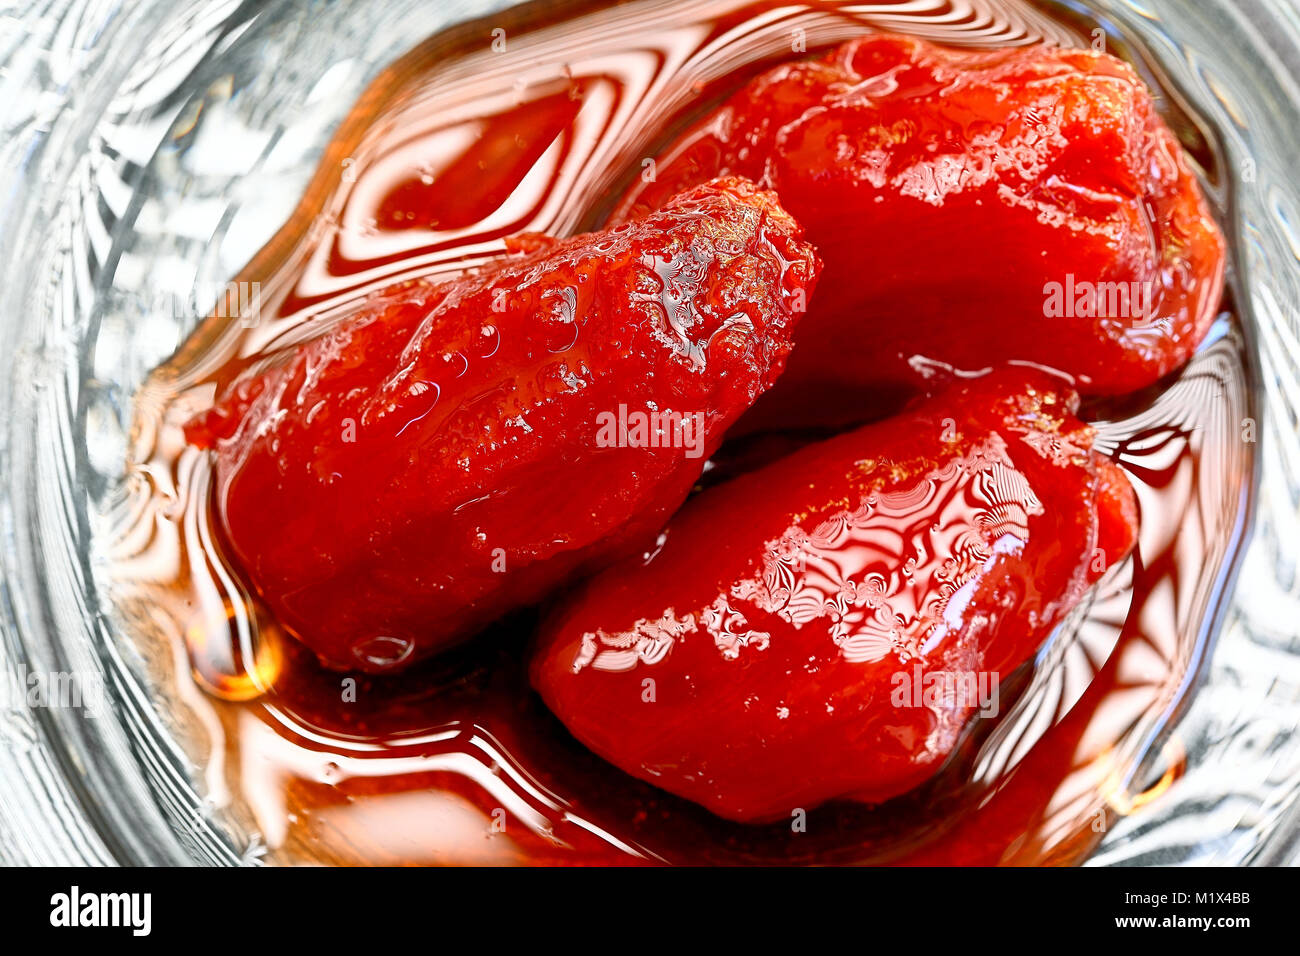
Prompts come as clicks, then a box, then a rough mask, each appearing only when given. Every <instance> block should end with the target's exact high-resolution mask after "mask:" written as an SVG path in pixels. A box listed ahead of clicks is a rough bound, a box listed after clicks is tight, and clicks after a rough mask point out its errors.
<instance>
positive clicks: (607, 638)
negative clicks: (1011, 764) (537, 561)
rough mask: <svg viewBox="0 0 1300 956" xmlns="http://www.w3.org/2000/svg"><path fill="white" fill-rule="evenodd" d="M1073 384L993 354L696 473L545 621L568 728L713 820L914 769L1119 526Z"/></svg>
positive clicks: (1086, 577) (1125, 511)
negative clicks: (634, 548) (879, 416)
mask: <svg viewBox="0 0 1300 956" xmlns="http://www.w3.org/2000/svg"><path fill="white" fill-rule="evenodd" d="M1075 404H1076V399H1075V396H1074V395H1073V393H1072V392H1070V391H1069V390H1068V389H1065V388H1063V387H1062V386H1061V385H1060V384H1059V382H1058V381H1057V380H1056V379H1054V378H1050V377H1048V376H1046V375H1044V374H1043V373H1038V372H1028V373H1025V372H1022V371H1021V370H1007V371H1001V372H995V373H991V374H989V375H987V376H985V377H983V378H980V379H976V380H973V381H970V382H967V383H964V384H960V385H956V386H953V387H952V388H951V389H950V390H948V391H946V392H945V393H944V394H942V395H940V396H938V397H936V398H932V399H929V400H927V401H925V402H923V403H921V404H920V405H918V406H917V407H916V408H915V409H913V410H910V411H907V412H905V413H904V414H902V415H899V416H895V417H893V418H890V419H887V420H885V421H882V422H879V423H877V424H874V425H868V426H865V427H863V428H861V429H859V430H857V431H853V432H848V433H845V434H843V435H840V436H838V437H835V438H832V439H830V440H828V441H825V442H822V443H819V444H815V445H811V446H808V447H806V448H804V449H802V450H801V451H799V452H796V453H795V454H793V455H791V456H789V457H787V458H784V459H782V460H780V461H778V462H776V463H774V464H771V465H769V466H767V467H766V468H763V469H760V470H758V471H756V472H752V473H750V474H748V475H744V476H742V477H740V478H737V479H735V480H733V481H731V482H728V483H726V484H723V485H720V486H716V487H714V488H712V489H709V490H707V491H705V492H703V493H701V494H700V495H698V496H697V497H695V498H694V499H693V500H691V501H690V502H689V503H688V504H687V505H686V506H685V507H684V508H683V509H682V510H681V511H680V512H679V513H678V514H677V515H676V516H675V517H674V518H673V520H672V521H671V522H670V523H669V524H668V526H667V528H666V529H665V532H664V535H663V536H662V538H661V539H660V540H661V544H660V545H659V546H658V549H657V550H656V551H655V552H654V554H653V555H652V556H650V557H648V558H646V559H629V560H626V561H624V562H622V563H620V564H619V565H617V566H615V567H613V568H611V569H609V570H608V571H606V572H604V573H602V574H600V575H597V576H596V577H594V578H592V579H591V580H590V581H589V582H587V583H586V584H585V585H584V586H583V588H582V590H581V591H580V592H579V593H578V594H577V595H576V596H575V597H574V598H573V599H572V600H570V601H568V602H567V603H565V604H563V605H561V606H560V607H559V608H558V609H557V610H556V612H555V613H554V614H553V615H552V617H551V618H550V619H549V620H548V621H547V624H546V626H545V628H544V631H543V634H542V636H541V638H540V641H539V644H538V647H537V649H536V652H535V657H534V659H533V661H532V662H531V676H532V682H533V686H534V687H536V688H537V690H538V691H539V692H540V693H541V695H542V698H543V699H544V700H545V701H546V703H547V704H548V706H549V707H550V708H551V709H552V710H553V711H554V712H555V714H556V715H558V716H559V718H560V720H561V721H563V722H564V724H565V725H566V726H567V727H568V728H569V730H570V731H571V732H572V733H573V735H574V736H575V737H577V738H578V740H580V741H582V742H583V743H584V744H586V745H587V746H588V747H590V748H591V749H592V750H594V751H595V752H596V753H597V754H599V755H601V756H602V757H604V758H605V759H607V760H609V761H610V762H611V763H613V764H615V765H616V766H618V767H620V768H621V769H623V770H625V771H626V772H628V773H630V774H632V775H634V776H636V777H640V778H641V779H643V780H646V781H649V782H651V783H654V784H656V785H657V786H659V787H662V788H663V789H665V790H668V791H670V792H672V793H675V794H678V795H679V796H682V797H686V798H688V799H690V800H693V801H695V802H697V803H699V804H702V805H703V806H705V807H707V808H708V809H710V810H712V811H713V812H714V813H716V814H718V815H720V816H722V817H726V818H729V819H732V820H737V821H745V822H762V821H771V820H776V819H786V820H789V819H790V818H791V814H792V813H793V812H795V811H796V810H798V809H804V810H807V809H811V808H812V807H814V806H817V805H818V804H821V803H823V802H825V801H827V800H831V799H833V798H837V797H852V798H855V799H859V800H865V801H870V802H876V801H883V800H885V799H887V798H889V797H892V796H894V795H897V794H900V793H903V792H904V791H906V790H909V789H911V788H913V787H915V786H916V785H917V784H919V783H921V782H922V781H924V780H925V779H926V778H928V777H930V776H931V775H932V774H934V773H935V771H936V770H937V769H938V768H939V767H940V766H941V765H942V764H943V762H944V760H945V758H946V757H947V756H948V755H949V754H950V753H951V752H952V751H953V749H954V748H955V746H956V744H957V742H958V739H959V737H960V735H961V733H962V730H963V728H964V727H966V726H967V724H968V723H969V721H970V719H971V717H972V716H973V715H974V714H975V713H976V712H982V713H985V714H990V713H991V711H992V709H993V708H994V707H996V705H997V703H998V694H997V691H998V689H999V688H1000V686H1001V684H1002V682H1004V681H1005V680H1006V678H1007V677H1008V676H1010V674H1011V673H1012V672H1013V671H1014V670H1015V669H1016V668H1017V667H1019V666H1020V665H1021V664H1022V663H1024V662H1025V661H1026V660H1027V659H1028V658H1029V657H1031V656H1032V655H1033V654H1034V652H1035V651H1036V649H1037V648H1038V647H1039V646H1040V645H1041V644H1042V643H1043V642H1044V640H1045V639H1046V638H1047V636H1048V634H1049V632H1050V631H1051V629H1052V628H1053V627H1054V626H1055V625H1056V624H1057V622H1058V621H1060V619H1061V617H1062V616H1063V615H1064V614H1065V613H1066V612H1067V611H1068V610H1069V609H1070V608H1071V607H1072V606H1074V605H1075V604H1076V603H1077V602H1078V601H1079V599H1080V597H1081V595H1082V594H1083V593H1084V591H1085V590H1086V589H1087V588H1088V586H1089V585H1090V584H1092V583H1093V582H1094V581H1095V580H1096V579H1097V578H1098V577H1099V576H1100V575H1101V573H1102V572H1103V570H1104V569H1105V568H1106V567H1108V566H1110V565H1112V564H1114V563H1115V562H1117V561H1119V560H1121V559H1122V558H1123V557H1124V556H1125V555H1126V554H1127V553H1128V551H1129V549H1130V548H1131V547H1132V545H1133V542H1134V540H1135V528H1136V502H1135V499H1134V497H1133V493H1132V489H1131V488H1130V486H1129V484H1128V482H1127V479H1126V478H1125V476H1124V474H1123V473H1122V472H1121V471H1120V470H1119V469H1118V468H1117V467H1116V466H1115V465H1114V464H1113V463H1111V462H1110V460H1109V459H1106V458H1103V457H1101V456H1100V455H1098V454H1097V453H1095V452H1093V451H1092V450H1091V445H1092V438H1093V430H1092V429H1091V427H1089V426H1087V425H1084V424H1082V423H1081V422H1079V421H1078V420H1077V419H1076V418H1075V417H1074V416H1073V410H1074V407H1075Z"/></svg>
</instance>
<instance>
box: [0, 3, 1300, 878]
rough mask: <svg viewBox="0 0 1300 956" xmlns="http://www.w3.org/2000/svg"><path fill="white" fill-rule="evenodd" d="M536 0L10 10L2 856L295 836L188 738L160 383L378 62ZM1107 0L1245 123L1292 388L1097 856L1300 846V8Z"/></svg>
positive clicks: (1213, 853)
mask: <svg viewBox="0 0 1300 956" xmlns="http://www.w3.org/2000/svg"><path fill="white" fill-rule="evenodd" d="M505 6H508V4H505V3H479V2H455V0H452V2H440V3H428V2H386V3H384V4H363V3H355V4H318V3H308V2H286V3H282V4H276V5H273V6H268V7H263V6H261V5H258V4H252V3H243V4H241V3H237V2H203V0H199V2H190V3H173V2H166V3H164V2H160V0H140V2H135V3H126V4H123V3H116V2H113V0H102V2H96V0H66V2H65V0H50V2H47V3H42V4H38V5H35V6H31V7H24V8H22V9H13V10H8V11H0V126H2V128H3V135H2V136H0V343H2V344H0V349H2V350H3V352H2V353H0V354H3V356H4V361H3V363H0V678H3V680H4V685H3V688H0V694H7V696H0V863H10V864H12V863H42V864H82V863H91V864H98V863H217V864H238V863H256V862H258V861H259V860H260V859H261V858H262V857H263V856H264V854H265V847H264V845H263V844H262V840H261V837H260V836H259V835H258V834H256V833H245V832H238V831H235V830H232V829H231V828H230V827H228V826H227V825H225V823H224V822H223V821H222V820H221V819H220V818H219V815H217V814H215V813H213V806H214V796H215V794H216V791H218V790H219V784H218V782H217V781H216V780H215V779H213V778H211V777H209V778H206V779H205V777H204V773H205V768H204V767H202V766H199V765H198V764H196V762H195V761H194V760H193V757H192V756H191V755H190V754H189V753H188V751H187V750H186V748H185V747H183V746H182V745H181V744H180V743H179V741H178V739H177V736H178V729H179V727H178V725H179V718H178V716H177V714H176V713H175V712H174V711H172V710H171V709H169V708H168V707H166V706H163V704H162V703H161V697H160V695H159V694H158V693H156V688H155V687H154V686H153V683H152V681H153V680H154V677H153V676H152V675H154V674H156V672H157V671H158V669H159V665H160V662H159V661H156V660H149V659H147V652H146V651H145V650H143V649H142V648H141V646H140V644H139V643H138V642H137V641H135V640H133V639H132V636H131V635H130V634H129V633H127V632H126V630H125V629H124V627H123V624H122V621H121V619H120V618H119V616H118V615H116V614H115V613H114V608H113V606H112V601H111V599H110V597H109V594H108V580H107V578H108V573H107V572H108V568H109V566H110V564H111V563H112V562H113V561H114V560H116V559H117V558H118V557H119V555H117V554H115V553H114V551H113V545H114V539H113V535H112V534H110V526H111V523H112V515H113V512H114V508H115V507H116V506H118V505H119V504H120V502H121V498H122V494H123V489H122V472H123V463H124V461H125V460H126V457H127V446H128V441H129V440H130V430H131V428H132V421H133V411H134V409H133V400H134V396H135V395H136V392H137V390H138V388H139V386H140V384H141V382H143V381H144V379H145V377H146V376H147V375H148V374H149V372H150V371H151V370H152V369H153V368H154V367H155V366H157V365H158V364H159V363H160V362H162V361H163V360H165V359H166V358H167V357H168V356H169V355H171V353H172V352H173V351H174V350H175V349H176V347H177V346H178V345H179V344H180V343H181V341H182V340H183V339H184V337H185V336H186V335H187V334H188V332H189V331H191V330H192V329H193V327H194V326H195V325H196V324H197V322H198V320H199V317H200V316H201V315H202V314H203V312H204V311H205V310H206V309H207V307H208V306H209V305H210V304H211V302H212V301H213V299H214V297H215V294H216V292H217V291H218V290H220V289H221V288H222V287H223V286H224V284H225V282H226V281H227V280H228V279H229V278H230V277H231V276H232V275H234V274H235V273H236V272H237V271H238V270H239V269H240V268H241V267H243V266H244V264H245V263H246V262H247V261H248V260H249V259H250V258H251V257H252V256H253V254H254V253H255V252H256V251H257V250H258V249H259V248H260V247H261V246H262V245H263V244H264V243H265V242H266V241H267V240H268V239H269V238H270V237H271V236H272V235H273V234H274V232H275V231H276V230H277V229H278V228H279V227H280V225H281V224H282V223H283V222H284V221H285V220H286V219H287V218H288V217H289V215H290V213H291V212H292V211H293V209H294V206H295V205H296V203H297V201H298V198H299V197H300V196H301V195H302V193H303V191H304V189H305V188H306V186H307V183H308V181H309V179H310V178H311V175H312V173H313V171H314V169H315V167H316V164H317V162H318V160H319V158H320V156H321V153H322V151H323V150H324V148H325V146H326V144H327V142H328V141H329V138H330V136H331V135H332V133H333V131H334V130H335V128H336V127H337V125H338V123H339V122H340V120H341V119H342V118H343V116H344V115H345V114H346V112H347V111H348V110H349V109H350V108H351V106H352V105H353V103H354V101H355V100H356V99H357V97H358V96H359V95H361V93H362V92H363V91H364V90H365V88H366V85H367V84H368V83H369V82H370V81H371V80H372V79H373V78H374V77H375V76H376V74H377V73H378V72H379V71H380V70H381V69H382V68H383V67H384V66H385V65H387V64H388V63H389V62H391V61H392V60H393V59H395V58H396V57H397V56H399V55H400V54H402V53H404V52H405V51H406V50H408V49H409V48H410V47H411V46H412V45H413V44H414V43H415V42H417V41H418V40H419V39H421V38H423V37H424V36H427V35H431V34H433V33H436V32H437V31H439V30H441V29H444V28H446V27H448V26H450V25H453V24H457V23H461V22H463V21H465V20H467V19H469V18H475V17H482V16H485V15H487V14H490V13H492V12H494V11H496V10H499V9H501V8H504V7H505ZM940 6H941V5H940V4H937V3H936V4H935V7H936V9H937V8H938V7H940ZM950 6H952V7H954V8H960V9H964V5H963V4H960V3H958V4H953V5H950ZM1067 9H1068V8H1067ZM1080 9H1082V8H1080ZM1087 9H1089V10H1091V11H1093V13H1094V15H1096V14H1100V15H1102V16H1103V17H1106V18H1109V19H1110V20H1111V21H1113V24H1114V28H1115V30H1116V32H1117V33H1118V34H1120V35H1132V36H1136V37H1138V38H1140V40H1141V42H1142V44H1143V46H1144V47H1145V48H1146V49H1147V50H1149V51H1150V52H1151V53H1152V54H1153V55H1154V57H1155V59H1156V61H1157V66H1158V68H1159V69H1160V70H1161V71H1162V72H1163V73H1164V74H1166V75H1167V76H1168V78H1169V80H1170V82H1171V84H1172V86H1173V87H1175V88H1177V89H1178V90H1180V91H1181V92H1182V94H1183V95H1185V96H1186V97H1187V98H1188V100H1189V102H1190V104H1191V106H1192V108H1193V110H1194V112H1195V113H1196V114H1198V115H1199V116H1201V117H1203V118H1204V119H1205V120H1207V121H1208V122H1209V123H1211V124H1212V125H1213V126H1214V128H1215V131H1216V133H1217V136H1218V139H1219V141H1220V143H1221V145H1222V147H1223V149H1224V150H1225V153H1226V155H1225V156H1224V162H1223V164H1222V171H1223V174H1224V180H1225V181H1224V182H1222V183H1218V184H1215V185H1216V186H1217V187H1218V188H1219V189H1220V190H1221V194H1222V196H1223V197H1225V200H1226V205H1227V217H1228V219H1229V220H1230V222H1229V223H1228V225H1229V226H1230V229H1231V231H1232V233H1233V234H1234V240H1235V243H1236V248H1235V250H1234V258H1235V263H1236V270H1237V271H1236V275H1235V277H1234V281H1235V288H1236V290H1237V293H1238V296H1239V301H1238V302H1237V305H1238V308H1239V310H1240V312H1241V313H1242V315H1243V318H1244V319H1245V321H1246V324H1247V327H1248V329H1249V332H1250V336H1249V338H1250V342H1249V344H1250V347H1251V351H1252V355H1253V356H1254V360H1255V361H1256V362H1257V368H1256V370H1255V371H1256V372H1257V380H1258V383H1259V389H1260V393H1259V394H1258V395H1256V396H1254V399H1255V400H1257V401H1258V402H1260V403H1261V404H1262V409H1263V411H1262V415H1261V416H1260V420H1259V422H1258V435H1257V438H1258V456H1257V458H1258V467H1259V476H1258V479H1259V480H1258V485H1257V487H1256V489H1255V491H1254V495H1253V497H1252V498H1251V500H1250V501H1249V502H1247V503H1246V504H1247V505H1248V509H1247V510H1248V513H1249V528H1248V531H1249V534H1250V543H1249V545H1248V547H1247V548H1246V549H1245V551H1244V552H1243V553H1242V555H1241V556H1240V563H1239V567H1237V568H1233V567H1225V568H1223V569H1222V570H1221V573H1222V575H1223V577H1224V580H1225V582H1226V581H1228V580H1230V579H1232V578H1233V572H1234V571H1236V575H1235V584H1234V585H1233V587H1232V590H1231V592H1230V598H1229V599H1225V600H1222V601H1220V602H1218V603H1216V604H1215V605H1214V606H1212V607H1207V608H1206V609H1205V611H1204V614H1203V615H1202V616H1203V620H1202V621H1201V622H1200V626H1202V627H1203V628H1205V629H1207V630H1208V631H1210V632H1213V633H1215V634H1217V639H1216V640H1215V641H1214V642H1213V643H1212V644H1211V645H1210V647H1211V649H1212V654H1211V656H1210V657H1209V659H1208V660H1206V661H1204V662H1202V664H1201V666H1200V667H1198V668H1195V669H1194V670H1193V672H1191V673H1189V676H1188V680H1189V681H1198V682H1200V685H1201V686H1199V687H1198V688H1197V690H1196V693H1195V694H1194V695H1192V696H1191V697H1190V698H1189V699H1190V704H1189V705H1188V706H1187V707H1186V708H1185V709H1184V708H1180V709H1179V711H1178V713H1176V714H1172V715H1169V716H1170V717H1171V718H1172V721H1171V723H1170V724H1169V725H1168V726H1166V727H1164V728H1163V729H1164V730H1165V731H1168V730H1170V729H1172V731H1173V733H1172V734H1170V733H1167V732H1166V733H1162V735H1161V736H1160V738H1159V739H1152V740H1150V741H1146V743H1147V744H1148V745H1149V747H1148V749H1149V754H1148V757H1147V759H1144V760H1143V761H1142V763H1141V766H1142V768H1143V776H1144V777H1145V776H1149V777H1150V780H1140V779H1139V780H1132V781H1126V786H1127V788H1128V790H1127V792H1129V793H1132V792H1133V791H1134V790H1137V791H1139V792H1142V793H1151V792H1153V791H1152V790H1151V789H1149V788H1146V784H1148V783H1151V782H1153V781H1155V780H1159V779H1161V778H1162V774H1164V773H1165V771H1166V770H1169V769H1170V768H1171V767H1174V766H1176V767H1177V768H1178V770H1177V773H1173V774H1169V775H1168V780H1167V786H1161V787H1160V788H1159V796H1158V799H1151V800H1150V802H1144V803H1143V804H1142V805H1141V806H1132V805H1130V806H1127V807H1126V808H1125V812H1124V813H1122V814H1121V816H1120V817H1119V819H1118V822H1117V824H1116V825H1114V826H1113V827H1111V828H1110V829H1109V830H1108V832H1107V834H1106V837H1105V839H1104V840H1103V842H1102V844H1101V846H1100V847H1099V849H1098V850H1097V851H1096V852H1095V853H1094V854H1093V856H1092V858H1091V860H1090V862H1091V863H1094V864H1099V865H1118V864H1134V863H1137V864H1150V863H1213V864H1248V863H1283V862H1292V863H1294V862H1300V586H1298V584H1297V578H1296V567H1297V551H1298V549H1300V534H1298V533H1297V532H1298V531H1300V434H1298V422H1300V311H1298V309H1297V303H1300V181H1297V179H1296V177H1295V175H1294V171H1293V165H1294V162H1295V159H1296V157H1297V156H1300V133H1298V132H1297V131H1300V84H1298V83H1297V77H1298V76H1300V10H1297V8H1296V7H1295V6H1293V5H1292V4H1290V3H1284V2H1282V0H1274V2H1264V0H1256V2H1241V0H1238V2H1231V0H1205V2H1198V3H1195V4H1192V3H1188V2H1186V0H1145V2H1140V3H1139V2H1121V0H1090V2H1089V3H1088V4H1087ZM888 12H889V11H888V9H887V7H886V6H885V5H882V10H881V14H882V16H884V15H886V14H888ZM166 663H167V662H162V664H163V665H166ZM171 666H173V667H175V668H176V669H178V670H181V671H183V670H185V663H184V661H174V662H171ZM34 674H36V675H40V674H63V675H70V677H71V679H72V681H73V682H74V683H75V684H76V685H77V687H78V688H79V689H80V690H82V691H83V692H84V694H85V696H86V701H87V702H89V703H90V706H81V707H74V706H30V705H29V703H28V701H27V700H25V699H17V698H19V697H20V695H18V694H16V693H15V690H14V689H15V688H17V687H20V686H21V687H27V686H28V679H29V677H30V676H31V675H34ZM83 703H85V702H83ZM1129 802H1130V804H1132V802H1133V801H1132V800H1130V801H1129Z"/></svg>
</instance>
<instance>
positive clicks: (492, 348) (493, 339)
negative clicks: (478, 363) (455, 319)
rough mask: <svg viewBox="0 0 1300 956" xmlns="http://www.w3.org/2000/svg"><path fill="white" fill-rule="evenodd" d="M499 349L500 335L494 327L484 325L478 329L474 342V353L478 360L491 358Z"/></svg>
mask: <svg viewBox="0 0 1300 956" xmlns="http://www.w3.org/2000/svg"><path fill="white" fill-rule="evenodd" d="M499 348H501V333H500V332H499V331H497V327H496V326H495V325H485V326H483V328H481V329H479V333H478V336H477V337H476V340H475V342H474V351H475V354H477V355H478V357H479V358H491V357H492V356H494V355H496V354H497V349H499Z"/></svg>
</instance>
